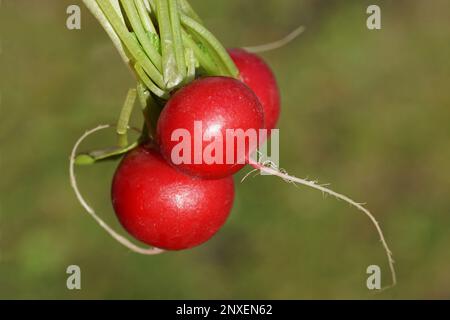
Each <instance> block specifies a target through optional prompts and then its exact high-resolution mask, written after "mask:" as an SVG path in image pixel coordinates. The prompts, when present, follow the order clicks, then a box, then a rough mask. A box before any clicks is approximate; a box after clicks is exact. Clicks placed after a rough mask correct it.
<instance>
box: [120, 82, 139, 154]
mask: <svg viewBox="0 0 450 320" xmlns="http://www.w3.org/2000/svg"><path fill="white" fill-rule="evenodd" d="M135 102H136V89H130V90H128V94H127V97H126V99H125V103H124V104H123V107H122V111H121V112H120V116H119V121H118V122H117V127H116V132H117V135H118V146H119V147H125V146H126V145H128V136H127V131H128V125H129V123H130V117H131V112H132V111H133V106H134V103H135Z"/></svg>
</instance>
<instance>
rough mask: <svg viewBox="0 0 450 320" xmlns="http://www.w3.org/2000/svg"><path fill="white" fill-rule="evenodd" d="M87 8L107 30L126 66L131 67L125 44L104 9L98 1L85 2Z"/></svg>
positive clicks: (84, 0)
mask: <svg viewBox="0 0 450 320" xmlns="http://www.w3.org/2000/svg"><path fill="white" fill-rule="evenodd" d="M83 2H84V4H85V5H86V7H87V8H88V9H89V11H90V12H91V13H92V14H93V15H94V17H95V18H96V19H97V20H98V22H99V23H100V25H101V26H102V27H103V29H105V31H106V33H107V34H108V36H109V37H110V38H111V41H112V42H113V44H114V46H115V47H116V49H117V51H118V52H119V55H120V57H121V58H122V60H123V61H124V62H125V64H126V65H128V66H130V67H131V65H130V58H128V55H127V54H126V53H125V49H124V47H123V43H122V41H121V40H120V38H119V36H118V35H117V33H116V32H115V31H114V28H113V26H112V25H111V23H110V22H109V21H108V19H107V17H106V16H105V14H104V13H103V11H102V9H101V8H100V7H99V5H98V4H97V2H96V0H83Z"/></svg>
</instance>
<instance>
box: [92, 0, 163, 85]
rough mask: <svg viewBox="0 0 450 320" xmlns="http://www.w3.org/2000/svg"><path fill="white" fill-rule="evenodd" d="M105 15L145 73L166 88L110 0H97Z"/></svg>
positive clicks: (161, 77) (160, 76) (156, 70)
mask: <svg viewBox="0 0 450 320" xmlns="http://www.w3.org/2000/svg"><path fill="white" fill-rule="evenodd" d="M96 1H97V3H98V5H99V6H100V8H101V9H102V10H103V13H104V14H105V15H106V17H107V18H108V20H109V22H110V23H111V25H112V26H113V28H114V30H115V31H116V33H117V35H118V36H119V38H120V39H121V40H122V42H123V43H124V44H125V47H126V48H127V49H128V51H129V52H130V54H131V55H132V56H133V59H134V60H135V61H137V62H138V63H139V64H140V65H141V66H142V68H143V69H144V70H145V72H146V73H147V74H148V75H149V76H150V77H151V79H152V80H153V81H154V82H155V83H156V84H157V85H158V86H159V87H160V88H165V85H164V80H163V76H162V75H161V73H160V72H159V71H158V69H157V68H156V67H155V66H154V65H153V63H152V62H151V61H150V60H149V58H148V57H147V55H146V53H145V52H144V50H143V49H142V48H141V46H140V45H139V42H138V41H137V40H136V39H135V38H133V36H132V35H131V33H130V32H129V31H128V29H127V28H126V26H125V24H124V23H123V22H122V20H121V19H120V17H119V16H118V14H117V12H116V11H115V9H114V8H113V7H112V6H111V4H110V3H109V1H108V0H96Z"/></svg>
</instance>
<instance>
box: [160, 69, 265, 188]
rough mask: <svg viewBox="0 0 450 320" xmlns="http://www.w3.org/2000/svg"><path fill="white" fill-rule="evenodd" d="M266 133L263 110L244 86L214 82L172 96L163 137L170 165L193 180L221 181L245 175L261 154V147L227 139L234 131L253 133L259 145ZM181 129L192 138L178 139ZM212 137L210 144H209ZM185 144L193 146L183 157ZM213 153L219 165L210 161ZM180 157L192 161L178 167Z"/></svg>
mask: <svg viewBox="0 0 450 320" xmlns="http://www.w3.org/2000/svg"><path fill="white" fill-rule="evenodd" d="M199 123H200V124H201V128H200V126H199ZM263 127H264V115H263V112H262V108H261V104H260V103H259V101H258V98H257V97H256V95H255V94H254V93H253V92H252V91H251V90H250V89H249V88H248V87H247V86H246V85H245V84H244V83H242V82H241V81H239V80H236V79H233V78H226V77H208V78H203V79H200V80H196V81H193V82H192V83H190V84H189V85H187V86H185V87H184V88H182V89H180V90H179V91H178V92H176V93H175V94H174V95H173V96H172V98H171V99H170V100H169V101H168V102H167V104H166V106H165V107H164V109H163V111H162V112H161V115H160V118H159V121H158V127H157V133H158V141H159V144H160V147H161V153H162V155H163V156H164V158H165V159H166V160H167V161H169V162H171V163H172V164H173V165H175V166H176V167H177V168H178V169H180V170H182V171H183V172H185V173H187V174H190V175H194V176H198V177H202V178H209V179H218V178H223V177H227V176H229V175H232V174H234V173H236V172H237V171H239V170H240V169H242V168H243V167H244V166H245V164H246V162H247V160H248V158H249V155H250V154H251V153H252V152H253V151H254V150H255V149H256V148H257V143H258V141H257V140H256V142H255V143H252V141H250V140H251V139H250V138H248V137H247V138H245V140H244V139H242V140H244V141H242V140H241V141H240V142H241V143H242V144H240V142H239V141H237V140H238V139H237V138H236V137H234V138H233V137H231V138H228V139H227V137H230V136H228V134H229V133H230V131H232V132H237V130H240V131H241V132H247V130H248V132H253V133H255V136H256V139H257V136H258V134H259V129H262V128H263ZM180 129H182V130H184V132H185V133H187V134H188V136H187V137H183V139H181V137H176V136H173V134H174V132H176V131H177V132H179V130H180ZM206 136H210V139H209V140H208V139H206V140H205V137H206ZM186 140H187V141H186ZM199 140H200V141H199ZM181 142H185V143H186V142H187V143H186V144H185V145H187V146H188V148H186V149H182V150H181V151H180V149H179V147H180V145H181ZM216 143H217V144H216ZM228 143H229V144H228ZM239 145H240V146H241V148H239V150H238V146H239ZM211 146H218V147H217V148H213V147H211ZM243 146H245V148H244V147H243ZM243 149H245V150H243ZM211 150H215V151H214V152H211V155H212V156H213V157H216V159H215V160H218V161H209V162H208V161H207V159H206V154H207V153H208V151H211ZM175 156H180V158H184V159H185V160H186V161H175V159H174V157H175ZM217 158H218V159H217Z"/></svg>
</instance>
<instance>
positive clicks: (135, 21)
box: [121, 0, 162, 72]
mask: <svg viewBox="0 0 450 320" xmlns="http://www.w3.org/2000/svg"><path fill="white" fill-rule="evenodd" d="M121 3H122V6H123V8H124V10H125V13H126V14H127V18H128V21H130V24H131V26H132V28H133V31H134V33H135V34H136V37H137V39H138V41H139V42H140V44H141V45H142V48H143V49H144V51H145V53H146V54H147V56H148V57H149V58H150V61H151V62H152V63H153V64H154V65H155V67H156V69H158V71H159V72H161V71H162V64H161V55H160V54H159V52H158V49H157V48H156V49H155V47H154V46H153V44H152V42H151V41H150V38H149V37H148V35H147V33H146V31H145V30H144V27H143V26H142V21H141V18H140V16H139V13H138V11H137V8H136V6H135V5H134V3H133V2H132V1H130V0H121Z"/></svg>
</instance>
